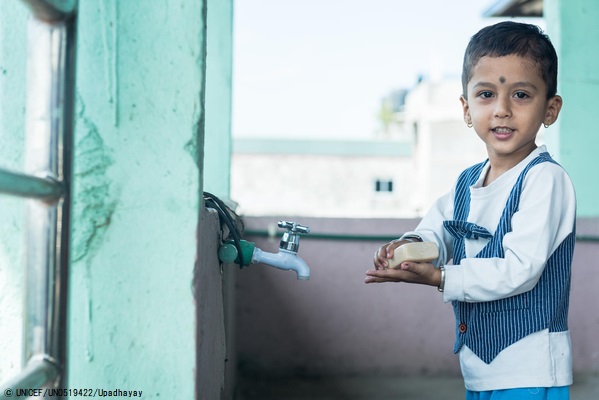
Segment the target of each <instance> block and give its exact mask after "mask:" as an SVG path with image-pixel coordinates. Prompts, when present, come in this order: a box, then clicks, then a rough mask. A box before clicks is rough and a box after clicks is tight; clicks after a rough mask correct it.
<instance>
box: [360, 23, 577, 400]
mask: <svg viewBox="0 0 599 400" xmlns="http://www.w3.org/2000/svg"><path fill="white" fill-rule="evenodd" d="M462 85H463V90H464V92H463V95H462V96H461V98H460V100H461V102H462V106H463V112H464V120H465V122H466V124H467V125H468V127H474V131H475V132H476V134H477V135H478V136H479V137H480V139H481V140H482V141H483V142H485V144H486V147H487V153H488V156H489V158H488V160H487V161H485V162H483V163H481V164H478V165H475V166H473V167H470V168H468V169H467V170H465V171H464V172H463V173H462V174H461V175H460V177H459V178H458V181H457V183H456V185H455V187H454V188H453V189H452V190H451V192H450V193H448V194H447V195H445V196H443V197H441V198H440V199H439V200H437V202H436V203H435V204H434V205H433V207H432V208H431V210H430V211H429V212H428V213H427V215H426V216H425V217H424V218H423V219H422V221H421V223H420V224H419V225H418V227H417V228H416V230H415V231H413V232H408V233H407V234H405V235H404V236H402V237H401V238H400V239H397V240H395V241H393V242H391V243H388V244H386V245H383V246H381V247H380V249H379V250H378V251H377V252H376V254H375V256H374V265H375V270H370V271H368V272H367V273H366V275H367V276H366V283H373V282H408V283H420V284H427V285H432V286H437V287H438V289H439V290H440V291H441V292H443V300H444V301H445V302H450V301H451V302H452V303H453V308H454V312H455V316H456V325H455V326H456V341H455V346H454V352H455V353H459V358H460V366H461V369H462V374H463V376H464V382H465V386H466V399H468V400H470V399H493V400H498V399H510V400H514V399H529V398H530V399H555V400H557V399H568V398H569V388H568V386H569V385H570V384H571V383H572V357H571V344H570V334H569V332H568V326H567V318H568V302H569V292H570V275H571V262H572V254H573V251H574V241H575V219H576V215H575V214H576V200H575V194H574V189H573V186H572V183H571V181H570V179H569V177H568V175H567V174H566V172H565V171H564V170H563V169H562V167H560V166H559V165H558V164H557V163H555V161H553V159H552V158H551V157H550V156H549V154H548V153H547V150H546V148H545V146H541V147H537V145H536V144H535V139H536V136H537V132H538V130H539V128H540V126H541V124H543V125H544V126H545V127H547V126H549V125H551V124H553V123H554V122H555V121H556V119H557V117H558V115H559V112H560V109H561V106H562V99H561V97H560V96H557V95H556V90H557V55H556V53H555V49H554V48H553V46H552V44H551V42H550V41H549V38H548V37H547V36H546V35H544V34H543V33H542V31H541V30H540V29H539V28H538V27H536V26H534V25H528V24H521V23H515V22H501V23H498V24H496V25H493V26H489V27H486V28H483V29H482V30H481V31H479V32H478V33H477V34H476V35H474V36H473V37H472V38H471V40H470V43H469V44H468V47H467V49H466V53H465V56H464V65H463V72H462ZM410 241H429V242H434V243H436V244H437V245H438V247H439V258H438V259H437V260H435V261H434V263H415V262H404V263H403V264H402V265H401V267H400V268H399V269H388V268H387V267H388V265H389V264H388V259H389V258H391V257H392V256H393V251H394V250H395V249H396V248H397V247H399V246H401V245H403V244H404V243H407V242H410ZM452 259H453V263H452V264H451V265H448V262H449V261H450V260H452Z"/></svg>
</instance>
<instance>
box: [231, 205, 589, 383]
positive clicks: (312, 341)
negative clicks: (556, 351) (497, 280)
mask: <svg viewBox="0 0 599 400" xmlns="http://www.w3.org/2000/svg"><path fill="white" fill-rule="evenodd" d="M280 219H284V220H288V221H289V220H291V221H295V222H298V223H301V224H303V225H308V226H310V227H311V229H312V233H314V234H324V233H333V234H349V235H363V236H367V235H390V236H391V237H395V236H399V235H400V234H401V233H403V232H405V231H406V230H409V229H412V228H414V227H415V226H416V224H417V223H418V221H417V220H405V219H401V220H400V219H395V220H391V219H360V220H358V219H322V218H298V219H294V218H293V217H268V218H258V217H251V218H247V217H246V218H244V222H245V224H246V231H257V230H260V231H265V230H267V227H268V225H269V224H272V223H275V224H276V222H277V221H278V220H280ZM281 234H282V230H278V232H277V236H276V238H274V239H268V238H266V237H260V236H250V235H246V237H245V238H246V239H247V240H250V241H254V242H256V245H257V246H258V247H260V248H261V249H262V250H265V251H270V252H276V251H277V248H278V243H279V239H280V237H281ZM579 234H585V235H589V234H595V235H597V234H599V223H597V221H595V220H586V221H580V222H579ZM382 243H383V241H381V239H379V240H377V241H371V240H365V239H362V240H331V239H322V238H312V239H311V238H310V235H308V236H304V237H302V239H301V241H300V251H299V255H300V257H302V258H303V259H304V260H305V261H306V262H307V263H308V265H309V266H310V269H311V273H312V278H311V280H310V281H298V280H296V277H295V273H293V272H288V271H281V270H277V269H274V268H272V267H268V266H264V265H262V264H258V265H251V266H250V267H247V268H245V269H243V270H239V269H237V268H236V267H235V266H230V268H236V273H235V280H236V291H235V297H236V321H235V324H236V337H237V340H236V346H237V351H238V353H237V356H238V361H239V363H240V366H241V371H242V373H259V374H266V375H288V374H306V375H349V374H402V375H417V374H430V375H447V374H449V375H457V374H459V366H458V360H457V356H455V355H454V354H453V352H452V348H453V339H454V333H453V311H452V308H451V305H450V304H445V303H443V302H442V300H441V294H440V293H439V292H438V291H437V290H436V288H433V287H428V286H427V287H424V286H415V285H406V284H394V283H393V284H392V283H386V284H378V285H374V284H371V285H366V284H364V272H365V271H366V270H367V269H369V268H371V266H372V257H373V254H374V252H375V250H376V249H377V248H378V247H379V245H380V244H382ZM597 259H599V243H598V242H594V243H591V242H579V243H577V249H576V255H575V260H574V277H573V283H572V296H571V311H570V329H571V332H572V341H573V345H574V357H575V358H574V367H575V369H576V370H579V371H580V370H584V371H594V372H597V371H599V341H597V340H596V336H597V333H599V298H598V296H597V295H596V291H597V288H599V273H598V272H599V271H598V270H597V264H596V263H597V261H596V260H597Z"/></svg>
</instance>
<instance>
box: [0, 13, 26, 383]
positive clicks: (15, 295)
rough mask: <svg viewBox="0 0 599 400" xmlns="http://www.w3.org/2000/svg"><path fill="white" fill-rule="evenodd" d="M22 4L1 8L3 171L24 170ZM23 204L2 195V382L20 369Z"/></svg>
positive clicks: (0, 149) (0, 148) (0, 132)
mask: <svg viewBox="0 0 599 400" xmlns="http://www.w3.org/2000/svg"><path fill="white" fill-rule="evenodd" d="M28 15H29V11H28V10H27V9H26V8H25V6H24V5H23V4H21V2H18V1H10V2H3V3H2V7H0V167H2V168H6V169H11V170H15V171H22V170H23V151H24V149H25V142H24V138H25V95H26V87H27V84H26V77H25V64H26V58H27V17H28ZM24 204H25V202H24V200H22V199H16V198H13V197H9V196H4V195H0V338H1V339H0V382H3V381H5V380H6V379H8V378H10V377H11V376H13V375H15V374H17V373H18V372H19V370H20V368H21V344H22V339H21V333H22V326H23V319H22V316H21V314H22V312H23V278H24V272H23V270H24V266H25V261H24V259H23V250H24V246H23V240H24V236H23V235H24V234H23V225H24V222H25V219H24V217H25V214H24V213H25V210H24Z"/></svg>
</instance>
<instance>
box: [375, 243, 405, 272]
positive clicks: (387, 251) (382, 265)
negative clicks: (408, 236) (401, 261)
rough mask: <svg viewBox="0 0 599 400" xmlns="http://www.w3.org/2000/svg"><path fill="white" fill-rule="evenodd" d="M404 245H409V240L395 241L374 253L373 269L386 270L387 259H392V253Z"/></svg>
mask: <svg viewBox="0 0 599 400" xmlns="http://www.w3.org/2000/svg"><path fill="white" fill-rule="evenodd" d="M404 243H410V241H409V240H401V239H395V240H393V241H391V242H389V243H387V244H384V245H382V246H381V247H380V248H379V249H378V250H377V251H376V253H374V268H375V269H387V268H388V267H389V261H388V260H389V259H390V258H393V252H394V251H395V249H397V248H398V247H399V246H401V245H402V244H404Z"/></svg>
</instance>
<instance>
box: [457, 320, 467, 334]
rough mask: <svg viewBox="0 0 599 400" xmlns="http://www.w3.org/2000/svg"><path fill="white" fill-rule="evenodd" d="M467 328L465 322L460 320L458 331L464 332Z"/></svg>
mask: <svg viewBox="0 0 599 400" xmlns="http://www.w3.org/2000/svg"><path fill="white" fill-rule="evenodd" d="M467 330H468V327H467V326H466V324H465V323H463V322H462V323H461V324H460V325H458V331H460V333H466V331H467Z"/></svg>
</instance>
